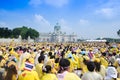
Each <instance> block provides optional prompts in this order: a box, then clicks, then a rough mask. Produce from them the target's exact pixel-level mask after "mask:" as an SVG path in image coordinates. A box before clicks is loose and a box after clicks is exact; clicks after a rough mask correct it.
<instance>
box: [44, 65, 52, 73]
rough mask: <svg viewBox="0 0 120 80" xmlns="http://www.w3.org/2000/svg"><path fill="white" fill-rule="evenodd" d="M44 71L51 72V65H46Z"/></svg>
mask: <svg viewBox="0 0 120 80" xmlns="http://www.w3.org/2000/svg"><path fill="white" fill-rule="evenodd" d="M43 72H45V73H50V72H51V66H50V65H46V66H44V67H43Z"/></svg>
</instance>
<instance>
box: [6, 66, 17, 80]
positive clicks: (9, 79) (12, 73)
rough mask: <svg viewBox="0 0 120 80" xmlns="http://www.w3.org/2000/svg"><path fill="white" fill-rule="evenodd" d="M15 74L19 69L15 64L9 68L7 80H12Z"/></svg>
mask: <svg viewBox="0 0 120 80" xmlns="http://www.w3.org/2000/svg"><path fill="white" fill-rule="evenodd" d="M13 75H17V69H16V66H15V65H10V66H9V67H8V69H7V74H6V76H5V80H12V77H13Z"/></svg>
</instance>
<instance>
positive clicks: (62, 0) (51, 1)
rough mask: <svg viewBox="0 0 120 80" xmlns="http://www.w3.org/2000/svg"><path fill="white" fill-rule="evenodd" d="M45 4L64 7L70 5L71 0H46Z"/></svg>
mask: <svg viewBox="0 0 120 80" xmlns="http://www.w3.org/2000/svg"><path fill="white" fill-rule="evenodd" d="M45 3H46V4H48V5H51V6H55V7H62V6H64V5H66V4H68V3H69V0H45Z"/></svg>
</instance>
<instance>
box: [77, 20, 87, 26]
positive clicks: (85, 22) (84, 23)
mask: <svg viewBox="0 0 120 80" xmlns="http://www.w3.org/2000/svg"><path fill="white" fill-rule="evenodd" d="M79 25H84V26H86V25H89V21H88V20H85V19H80V20H79Z"/></svg>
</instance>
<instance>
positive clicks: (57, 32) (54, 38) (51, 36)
mask: <svg viewBox="0 0 120 80" xmlns="http://www.w3.org/2000/svg"><path fill="white" fill-rule="evenodd" d="M76 41H77V35H75V34H74V33H72V34H70V35H67V34H66V33H65V32H62V31H61V26H59V24H58V23H57V24H56V25H55V26H54V31H53V32H52V33H51V32H49V33H40V36H39V38H38V39H37V42H76Z"/></svg>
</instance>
